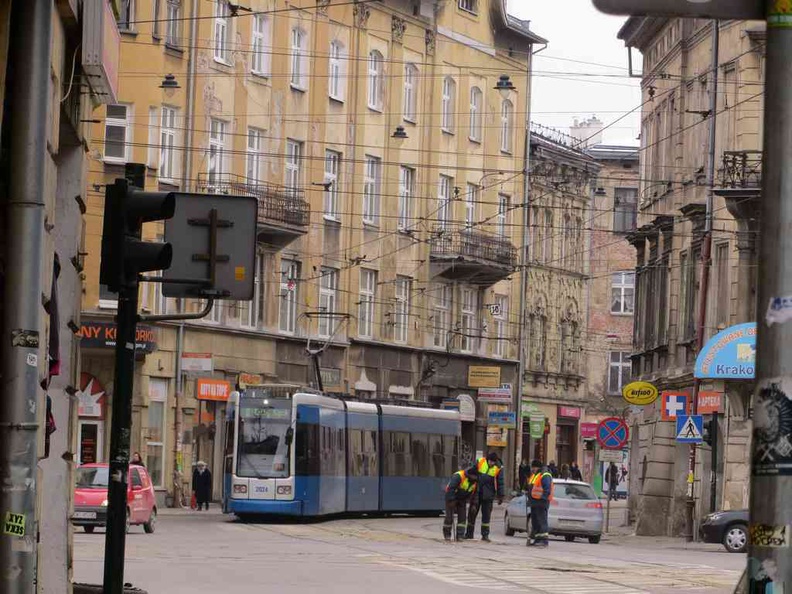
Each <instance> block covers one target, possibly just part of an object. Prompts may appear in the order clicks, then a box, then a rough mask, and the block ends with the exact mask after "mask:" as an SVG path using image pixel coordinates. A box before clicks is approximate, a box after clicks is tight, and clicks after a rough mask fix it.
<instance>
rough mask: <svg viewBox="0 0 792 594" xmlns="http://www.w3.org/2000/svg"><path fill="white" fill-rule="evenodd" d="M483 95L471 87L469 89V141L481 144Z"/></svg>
mask: <svg viewBox="0 0 792 594" xmlns="http://www.w3.org/2000/svg"><path fill="white" fill-rule="evenodd" d="M483 97H484V96H483V94H482V93H481V89H479V88H478V87H473V88H472V89H470V140H472V141H474V142H481V120H482V116H483V113H484V110H483V103H484V99H483Z"/></svg>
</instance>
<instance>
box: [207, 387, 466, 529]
mask: <svg viewBox="0 0 792 594" xmlns="http://www.w3.org/2000/svg"><path fill="white" fill-rule="evenodd" d="M232 408H233V410H232V411H230V414H231V415H232V418H231V419H230V422H229V430H230V431H229V434H228V435H229V441H228V442H227V443H228V451H227V459H226V475H225V481H224V487H225V488H224V494H223V503H224V509H225V510H226V511H227V512H231V513H234V514H236V515H238V516H245V515H246V514H249V515H288V516H305V517H313V516H325V515H330V514H339V513H344V512H351V513H394V512H406V513H420V512H439V511H440V510H442V509H443V506H444V503H443V487H444V486H445V484H446V481H447V480H448V477H449V476H450V475H451V474H452V473H453V472H455V471H456V470H458V454H457V450H458V446H459V435H460V423H459V414H458V413H457V412H454V411H444V410H436V409H426V408H410V407H401V406H392V405H378V404H369V403H360V402H346V401H343V400H339V399H336V398H328V397H325V396H322V395H321V394H319V393H310V392H309V391H305V390H301V389H298V388H294V387H291V388H288V387H275V386H273V387H264V386H262V387H255V388H249V389H247V390H246V391H244V392H242V393H240V394H239V397H238V401H237V403H236V406H234V407H232Z"/></svg>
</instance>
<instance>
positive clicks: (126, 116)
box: [104, 105, 132, 162]
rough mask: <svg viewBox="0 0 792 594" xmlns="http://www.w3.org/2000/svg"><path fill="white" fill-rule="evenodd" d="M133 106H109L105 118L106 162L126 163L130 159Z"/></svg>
mask: <svg viewBox="0 0 792 594" xmlns="http://www.w3.org/2000/svg"><path fill="white" fill-rule="evenodd" d="M131 120H132V106H131V105H108V106H107V117H106V118H105V154H104V158H105V161H116V162H125V161H127V160H128V159H129V142H130V141H131V140H132V135H131V129H132V128H131V126H132V122H131Z"/></svg>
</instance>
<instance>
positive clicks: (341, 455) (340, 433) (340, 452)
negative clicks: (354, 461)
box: [333, 429, 346, 476]
mask: <svg viewBox="0 0 792 594" xmlns="http://www.w3.org/2000/svg"><path fill="white" fill-rule="evenodd" d="M334 432H335V436H336V440H335V441H336V445H335V448H334V450H333V453H334V454H335V467H334V470H335V472H334V473H333V474H335V476H344V475H345V474H346V469H345V466H346V431H345V430H344V429H334Z"/></svg>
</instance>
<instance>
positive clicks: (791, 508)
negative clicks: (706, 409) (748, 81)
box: [748, 0, 792, 592]
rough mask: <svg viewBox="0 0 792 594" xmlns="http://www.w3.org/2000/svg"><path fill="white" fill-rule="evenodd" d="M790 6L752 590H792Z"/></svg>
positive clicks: (768, 230) (771, 121)
mask: <svg viewBox="0 0 792 594" xmlns="http://www.w3.org/2000/svg"><path fill="white" fill-rule="evenodd" d="M784 10H785V9H784V7H783V4H782V3H781V2H780V1H779V0H770V1H769V2H767V11H768V17H767V25H768V26H767V45H766V49H765V52H766V67H765V80H766V82H765V94H764V109H765V111H764V154H763V163H762V213H761V220H760V225H761V226H760V230H761V231H760V233H759V277H758V283H757V284H758V291H759V293H758V300H757V304H758V305H757V310H758V311H757V319H758V323H757V330H758V335H757V356H756V383H757V389H756V392H755V394H754V398H753V409H754V414H753V440H752V444H751V450H752V452H751V454H752V455H751V459H752V461H751V507H750V510H751V511H750V524H751V528H750V532H751V543H750V545H749V549H748V578H749V584H750V586H749V591H751V592H768V591H770V589H771V587H772V589H773V591H780V590H782V589H783V591H784V592H788V591H792V555H790V553H789V546H790V539H791V538H792V532H791V530H792V528H790V525H791V524H792V498H790V496H789V495H790V493H792V357H790V352H792V323H790V321H788V320H789V318H790V317H792V316H789V313H790V312H792V307H790V305H789V303H790V302H789V301H788V300H787V299H785V298H788V297H790V296H792V259H790V257H789V254H790V253H792V233H790V232H789V230H790V228H791V227H792V167H790V166H789V163H790V162H791V161H792V85H790V84H789V81H790V80H792V60H790V59H789V56H790V55H792V28H790V25H792V15H790V14H789V13H785V12H784ZM768 304H770V306H768ZM765 308H768V309H765ZM771 314H772V317H771ZM771 321H773V322H778V323H773V324H772V325H771V324H770V322H771ZM770 584H773V586H769V585H770ZM779 586H781V587H779Z"/></svg>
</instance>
